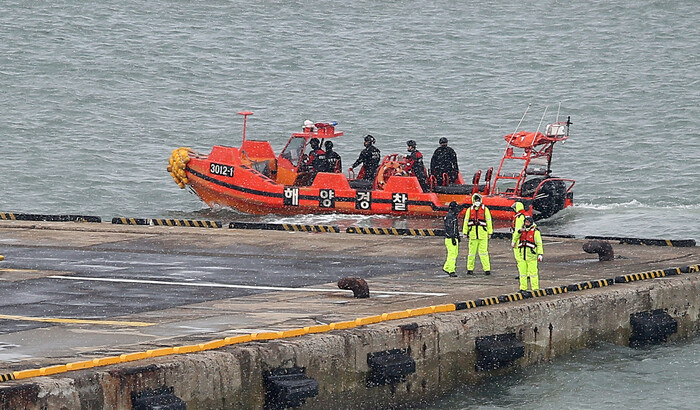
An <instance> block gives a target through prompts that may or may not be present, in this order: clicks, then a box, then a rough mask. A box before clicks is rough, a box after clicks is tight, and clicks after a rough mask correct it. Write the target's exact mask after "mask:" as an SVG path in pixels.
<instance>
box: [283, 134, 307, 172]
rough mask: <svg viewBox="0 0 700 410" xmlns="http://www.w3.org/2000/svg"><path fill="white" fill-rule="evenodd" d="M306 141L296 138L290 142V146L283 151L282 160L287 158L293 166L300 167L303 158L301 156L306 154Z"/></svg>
mask: <svg viewBox="0 0 700 410" xmlns="http://www.w3.org/2000/svg"><path fill="white" fill-rule="evenodd" d="M305 141H306V140H305V139H304V138H302V137H294V138H292V139H291V140H290V141H289V144H287V146H286V147H285V148H284V151H282V154H280V156H281V157H282V158H285V159H287V160H289V162H291V163H292V165H293V166H295V167H296V166H297V165H299V158H301V154H302V153H303V152H304V143H305Z"/></svg>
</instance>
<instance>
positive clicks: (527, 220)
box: [524, 216, 535, 225]
mask: <svg viewBox="0 0 700 410" xmlns="http://www.w3.org/2000/svg"><path fill="white" fill-rule="evenodd" d="M528 222H530V225H532V224H534V223H535V220H534V219H532V217H531V216H526V217H525V221H524V223H528Z"/></svg>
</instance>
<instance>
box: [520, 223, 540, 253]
mask: <svg viewBox="0 0 700 410" xmlns="http://www.w3.org/2000/svg"><path fill="white" fill-rule="evenodd" d="M537 230H538V229H537V228H535V229H523V230H522V231H521V232H520V242H518V248H530V249H531V250H532V252H535V249H537V244H536V243H535V232H536V231H537Z"/></svg>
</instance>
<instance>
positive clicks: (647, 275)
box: [615, 270, 666, 283]
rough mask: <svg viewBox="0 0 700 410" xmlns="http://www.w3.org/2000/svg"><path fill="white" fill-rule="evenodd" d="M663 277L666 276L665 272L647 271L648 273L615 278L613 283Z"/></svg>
mask: <svg viewBox="0 0 700 410" xmlns="http://www.w3.org/2000/svg"><path fill="white" fill-rule="evenodd" d="M664 276H666V272H665V271H663V270H653V271H649V272H641V273H631V274H629V275H622V276H616V277H615V283H628V282H635V281H638V280H645V279H656V278H662V277H664Z"/></svg>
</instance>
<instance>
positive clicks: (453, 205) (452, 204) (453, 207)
mask: <svg viewBox="0 0 700 410" xmlns="http://www.w3.org/2000/svg"><path fill="white" fill-rule="evenodd" d="M448 208H449V209H450V210H455V209H457V202H455V201H452V202H450V205H449V206H448Z"/></svg>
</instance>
